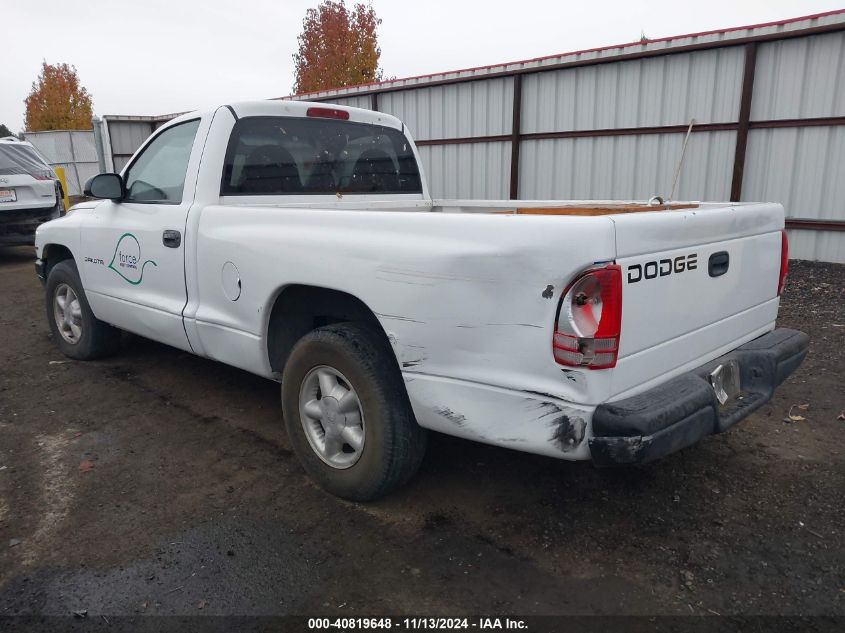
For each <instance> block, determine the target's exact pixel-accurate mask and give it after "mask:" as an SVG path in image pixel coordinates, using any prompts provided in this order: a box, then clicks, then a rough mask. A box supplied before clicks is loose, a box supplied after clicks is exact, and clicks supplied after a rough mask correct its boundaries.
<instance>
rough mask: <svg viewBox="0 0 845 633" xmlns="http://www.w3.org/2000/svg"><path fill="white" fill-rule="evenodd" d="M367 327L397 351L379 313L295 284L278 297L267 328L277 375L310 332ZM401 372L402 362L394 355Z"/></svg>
mask: <svg viewBox="0 0 845 633" xmlns="http://www.w3.org/2000/svg"><path fill="white" fill-rule="evenodd" d="M344 322H356V323H363V324H365V325H367V326H370V327H372V328H373V330H374V331H376V332H378V333H380V335H381V336H382V337H383V338H384V342H385V344H386V345H387V346H388V348H389V349H390V350H391V353H393V352H392V350H393V347H392V345H390V340H389V338H388V336H387V332H385V330H384V328H383V327H382V325H381V323H380V322H379V320H378V318H376V315H375V313H374V312H373V311H372V309H370V307H369V306H368V305H367V304H366V303H364V302H363V301H362V300H361V299H359V298H358V297H356V296H354V295H352V294H349V293H348V292H344V291H341V290H334V289H332V288H325V287H322V286H312V285H304V284H294V285H290V286H286V287H285V288H283V289H282V290H281V291H280V292H279V294H278V295H277V296H276V298H275V300H274V302H273V307H272V308H271V310H270V318H269V320H268V324H267V358H268V361H269V363H270V367H271V369H272V371H273V372H274V373H281V371H282V370H283V368H284V366H285V363H286V362H287V359H288V357H289V356H290V353H291V350H292V349H293V346H294V345H295V344H296V342H297V341H299V339H301V338H302V337H303V336H304V335H305V334H307V333H308V332H310V331H312V330H315V329H317V328H318V327H322V326H324V325H331V324H332V323H344ZM393 360H394V362H395V363H396V367H397V369H398V367H399V362H398V360H397V359H396V355H395V353H393Z"/></svg>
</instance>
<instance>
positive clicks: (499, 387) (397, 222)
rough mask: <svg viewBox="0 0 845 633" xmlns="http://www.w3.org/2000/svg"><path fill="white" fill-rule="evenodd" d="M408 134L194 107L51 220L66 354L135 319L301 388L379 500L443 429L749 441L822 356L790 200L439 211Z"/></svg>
mask: <svg viewBox="0 0 845 633" xmlns="http://www.w3.org/2000/svg"><path fill="white" fill-rule="evenodd" d="M419 165H420V156H419V153H418V151H417V149H416V147H415V145H414V143H413V141H412V139H411V135H410V133H409V131H408V129H407V128H406V127H405V126H404V125H403V123H402V122H401V121H399V120H397V119H396V118H394V117H392V116H390V115H387V114H383V113H380V112H373V111H368V110H360V109H355V108H346V107H340V106H330V107H328V106H326V105H324V104H316V103H305V102H286V101H262V102H249V103H235V104H231V105H225V106H221V107H219V108H216V109H214V110H211V111H209V112H204V113H193V114H187V115H184V116H181V117H179V118H177V119H175V120H173V121H172V122H170V123H168V124H167V125H165V126H163V127H162V128H160V129H158V130H156V132H155V133H154V134H153V135H152V136H151V137H150V138H149V139H148V140H147V141H146V142H145V143H144V145H143V146H142V147H141V148H140V149H139V150H138V151H137V152H136V154H135V155H134V157H133V158H132V159H131V161H130V162H129V163H128V164H127V166H126V168H125V169H124V170H123V172H122V173H121V174H119V175H118V174H100V175H98V176H95V177H94V178H92V179H91V180H90V181H89V182H88V184H87V186H86V193H87V195H89V196H91V197H93V198H95V199H96V200H94V201H92V202H85V203H82V204H78V205H77V206H75V207H74V208H73V209H72V210H71V211H70V212H69V213H68V214H67V215H66V216H64V217H62V218H59V219H56V220H53V221H51V222H47V223H46V224H43V225H42V226H41V227H40V228H39V229H38V232H37V236H36V252H37V260H36V270H37V273H38V275H39V276H40V278H41V279H42V281H44V283H45V286H46V311H47V319H48V322H49V326H50V329H51V330H52V336H53V338H54V340H55V342H56V344H57V345H58V347H59V348H60V350H61V351H62V352H63V353H64V354H66V355H67V356H69V357H71V358H74V359H80V360H88V359H94V358H98V357H102V356H104V355H106V354H109V353H113V352H114V351H115V350H116V349H117V348H118V346H119V341H120V333H121V331H122V330H126V331H129V332H132V333H135V334H138V335H140V336H143V337H148V338H150V339H155V340H157V341H161V342H163V343H166V344H168V345H171V346H173V347H176V348H179V349H182V350H186V351H188V352H192V353H194V354H197V355H200V356H203V357H206V358H210V359H215V360H218V361H222V362H224V363H228V364H230V365H233V366H235V367H239V368H242V369H244V370H246V371H249V372H253V373H255V374H258V375H261V376H264V377H266V378H268V379H273V380H276V381H278V382H280V383H281V403H282V414H283V415H282V417H283V419H284V424H285V426H286V429H287V432H288V434H289V437H290V440H291V443H292V445H293V447H294V449H295V452H296V454H297V456H298V457H299V459H300V461H301V462H302V465H303V467H304V469H305V471H306V472H307V473H308V474H309V475H310V476H311V477H313V478H314V479H315V480H316V481H317V482H318V483H319V484H320V485H322V486H323V487H324V488H325V489H327V490H328V491H330V492H332V493H334V494H336V495H339V496H342V497H345V498H349V499H357V500H367V499H374V498H376V497H379V496H381V495H384V494H386V493H388V492H389V491H391V490H393V489H395V488H396V487H397V486H399V485H401V484H402V483H404V482H406V481H407V480H408V479H409V478H410V477H411V476H412V475H413V474H414V472H415V471H416V469H417V468H418V466H419V464H420V461H421V459H422V456H423V453H424V451H425V447H426V434H427V432H428V431H429V430H431V431H439V432H441V433H448V434H451V435H455V436H459V437H462V438H467V439H470V440H475V441H479V442H486V443H489V444H493V445H497V446H502V447H509V448H513V449H518V450H522V451H527V452H530V453H536V454H539V455H547V456H551V457H556V458H561V459H569V460H592V461H593V462H594V463H595V464H597V465H601V466H606V465H625V464H637V463H644V462H648V461H651V460H654V459H657V458H660V457H662V456H665V455H668V454H670V453H673V452H675V451H678V450H680V449H682V448H685V447H688V446H690V445H692V444H694V443H695V442H697V441H698V440H700V439H701V438H703V437H705V436H707V435H711V434H714V433H720V432H723V431H726V430H727V429H729V428H731V427H732V426H733V425H734V424H736V422H737V421H739V420H740V419H742V418H744V417H745V416H747V415H749V414H750V413H751V412H752V411H754V410H755V409H757V408H758V407H760V406H761V405H762V404H763V403H764V402H766V401H767V400H768V399H769V398H770V397H771V395H772V391H773V389H774V388H775V387H776V386H777V385H778V384H780V383H781V382H783V380H785V379H786V377H787V376H788V375H789V374H790V373H791V372H792V371H793V370H795V368H796V367H798V366H799V365H800V363H801V362H802V360H803V359H804V357H805V355H806V353H807V349H808V337H807V336H806V335H805V334H803V333H802V332H798V331H795V330H789V329H782V328H781V329H776V328H775V321H776V317H777V312H778V304H779V300H780V294H781V290H782V288H783V284H784V279H785V276H786V271H787V239H786V234H785V232H784V230H783V228H784V212H783V208H782V207H781V206H780V205H778V204H757V203H695V202H688V203H664V202H663V201H662V200H660V199H653V200H651V201H649V202H625V203H621V202H609V201H591V202H584V201H580V202H572V201H548V200H541V201H525V200H519V201H515V200H433V199H431V197H430V195H429V191H428V186H427V184H426V180H425V178H424V177H423V174H422V173H421V171H420V167H419Z"/></svg>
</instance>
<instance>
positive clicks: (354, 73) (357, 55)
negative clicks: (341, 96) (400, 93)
mask: <svg viewBox="0 0 845 633" xmlns="http://www.w3.org/2000/svg"><path fill="white" fill-rule="evenodd" d="M379 24H381V20H380V19H379V18H378V17H377V16H376V12H375V10H374V9H373V7H372V6H371V5H369V4H366V5H365V4H360V3H359V4H356V5H355V6H354V7H353V8H352V9H351V10H349V9H347V8H346V4H345V3H344V0H340V1H339V2H338V1H336V0H323V2H321V3H320V4H319V6H317V8H316V9H308V11H307V12H306V13H305V19H304V20H303V22H302V33H301V34H300V35H299V38H298V42H299V50H298V51H297V53H296V54H295V55H294V56H293V61H294V64H295V74H296V83H295V84H294V87H293V89H294V91H295V92H297V93H301V92H313V91H315V90H327V89H330V88H340V87H342V86H352V85H356V84H362V83H369V82H372V81H381V79H382V70H381V69H380V68H379V57H381V49H380V48H379V46H378V35H377V33H376V29H377V28H378V26H379Z"/></svg>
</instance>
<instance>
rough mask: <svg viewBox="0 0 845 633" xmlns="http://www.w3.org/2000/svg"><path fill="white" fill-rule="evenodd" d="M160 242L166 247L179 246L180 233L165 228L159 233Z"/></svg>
mask: <svg viewBox="0 0 845 633" xmlns="http://www.w3.org/2000/svg"><path fill="white" fill-rule="evenodd" d="M161 243H162V244H164V245H165V246H167V247H168V248H179V246H180V245H181V244H182V234H181V233H180V232H179V231H174V230H173V229H167V230H166V231H165V232H164V233H162V235H161Z"/></svg>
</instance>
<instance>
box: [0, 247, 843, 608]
mask: <svg viewBox="0 0 845 633" xmlns="http://www.w3.org/2000/svg"><path fill="white" fill-rule="evenodd" d="M0 287H2V290H3V292H2V298H0V349H2V353H0V615H14V614H57V615H62V614H65V615H67V614H70V613H72V612H74V611H80V610H87V612H88V614H89V617H90V616H94V615H97V616H98V615H100V614H106V615H112V614H130V615H134V614H190V615H194V614H282V613H307V614H315V613H324V614H330V615H349V616H351V615H362V614H368V615H372V614H404V613H409V614H442V615H457V614H500V613H516V614H521V615H530V614H558V613H590V614H593V613H599V614H621V613H625V614H633V613H637V614H690V613H693V614H701V615H707V614H712V613H721V614H735V613H743V614H803V615H810V614H839V615H843V614H845V446H843V443H845V420H841V419H837V418H838V416H839V415H840V413H841V412H842V411H843V409H845V386H844V385H845V267H843V266H837V265H829V264H828V265H821V264H812V263H804V262H793V264H792V269H791V274H790V278H789V282H788V286H787V290H786V294H785V297H784V302H783V307H782V310H781V319H780V325H783V326H788V327H795V328H800V329H803V330H804V331H806V332H808V333H809V334H810V336H811V338H812V343H811V348H810V355H809V357H808V358H807V360H806V362H805V363H804V365H803V366H802V367H801V369H800V370H799V371H797V372H796V373H795V374H794V375H793V376H792V377H791V378H790V380H789V381H788V382H787V383H786V384H785V385H784V386H782V387H781V388H780V390H779V391H778V392H777V394H776V396H775V398H774V400H773V401H772V402H771V403H770V404H769V405H767V406H765V407H764V408H763V409H761V410H760V411H759V412H758V413H757V414H755V415H753V416H752V417H751V418H749V419H748V420H746V421H745V422H743V423H741V424H740V425H739V426H738V427H737V428H735V429H734V430H732V431H731V432H729V433H727V434H725V435H722V436H715V437H711V438H708V439H707V440H705V441H704V442H703V443H701V444H700V445H698V446H695V447H693V448H690V449H688V450H685V451H682V452H681V453H679V454H676V455H673V456H671V457H670V458H668V459H665V460H663V461H661V462H659V463H657V464H653V465H650V466H647V467H642V468H637V469H623V470H597V469H595V468H594V467H593V466H592V465H590V464H589V463H567V462H562V461H556V460H553V459H548V458H543V457H537V456H533V455H526V454H521V453H517V452H511V451H506V450H502V449H497V448H491V447H486V446H482V445H477V444H472V443H468V442H465V441H462V440H457V439H452V438H448V437H444V436H435V437H433V438H432V442H431V444H430V448H429V451H428V455H427V457H426V460H425V462H424V464H423V467H422V469H421V471H420V473H419V475H418V476H417V477H416V479H415V480H414V481H413V482H412V483H411V485H410V486H408V487H406V488H404V489H402V490H400V491H399V492H398V493H396V494H393V495H392V496H390V497H388V498H387V499H385V500H382V501H379V502H377V503H372V504H354V503H347V502H344V501H340V500H338V499H336V498H334V497H331V496H329V495H327V494H325V493H323V492H322V491H321V490H319V489H318V488H316V487H315V486H314V485H313V484H312V483H311V482H310V481H309V480H308V478H307V477H306V476H305V474H304V473H303V471H302V469H301V468H300V466H299V464H298V463H297V461H296V459H295V458H294V456H293V455H292V453H291V451H290V446H289V444H288V441H287V438H286V437H285V435H284V431H283V428H282V424H281V419H280V407H279V402H278V399H279V398H278V395H279V394H278V391H279V390H278V386H277V385H276V384H274V383H272V382H269V381H265V380H263V379H261V378H257V377H255V376H252V375H250V374H247V373H245V372H242V371H239V370H236V369H233V368H230V367H227V366H224V365H221V364H218V363H214V362H211V361H207V360H202V359H199V358H195V357H193V356H191V355H189V354H185V353H183V352H180V351H177V350H174V349H170V348H167V347H164V346H162V345H159V344H156V343H153V342H150V341H147V340H144V339H140V338H136V337H128V336H127V340H126V344H125V349H124V350H123V352H122V353H121V354H120V355H119V356H116V357H114V358H110V359H108V360H104V361H99V362H91V363H81V362H73V361H69V360H67V359H65V358H64V357H62V356H61V355H60V354H59V352H58V350H57V349H56V348H55V347H54V345H53V343H52V342H51V341H50V339H49V337H48V328H47V324H46V322H45V317H44V299H43V291H42V288H41V286H40V284H39V283H38V280H37V279H36V277H35V273H34V271H33V255H32V249H31V248H18V249H0ZM793 405H796V406H793ZM797 405H801V406H797ZM803 405H808V406H806V407H805V406H803ZM790 409H791V412H792V416H793V417H794V418H796V419H794V420H788V421H786V420H785V418H787V416H788V414H789V412H790Z"/></svg>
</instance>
